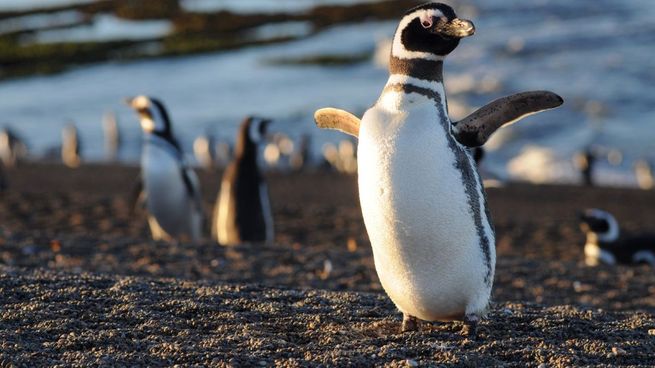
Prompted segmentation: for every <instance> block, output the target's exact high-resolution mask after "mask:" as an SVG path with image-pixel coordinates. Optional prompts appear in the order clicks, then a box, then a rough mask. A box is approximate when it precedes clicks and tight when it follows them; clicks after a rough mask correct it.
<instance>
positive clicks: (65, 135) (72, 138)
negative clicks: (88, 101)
mask: <svg viewBox="0 0 655 368" xmlns="http://www.w3.org/2000/svg"><path fill="white" fill-rule="evenodd" d="M81 145H82V144H81V141H80V136H79V134H78V133H77V127H75V125H74V124H73V123H69V124H67V125H66V126H65V127H64V129H63V130H62V131H61V160H62V162H63V163H64V165H66V166H68V167H70V168H71V169H76V168H78V167H80V164H81V163H82V157H81V156H80V150H81Z"/></svg>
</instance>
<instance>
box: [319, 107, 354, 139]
mask: <svg viewBox="0 0 655 368" xmlns="http://www.w3.org/2000/svg"><path fill="white" fill-rule="evenodd" d="M314 120H315V121H316V126H317V127H319V128H321V129H334V130H338V131H341V132H344V133H346V134H350V135H352V136H353V137H359V125H360V122H361V120H360V119H359V118H358V117H356V116H355V115H353V114H351V113H349V112H348V111H344V110H339V109H335V108H332V107H327V108H325V109H320V110H316V112H315V113H314Z"/></svg>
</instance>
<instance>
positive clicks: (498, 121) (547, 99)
mask: <svg viewBox="0 0 655 368" xmlns="http://www.w3.org/2000/svg"><path fill="white" fill-rule="evenodd" d="M562 103H564V100H563V99H562V98H561V97H560V96H558V95H556V94H555V93H553V92H549V91H530V92H522V93H517V94H515V95H511V96H506V97H502V98H499V99H497V100H495V101H492V102H490V103H488V104H487V105H485V106H483V107H481V108H480V109H478V110H476V111H475V112H474V113H472V114H471V115H469V116H467V117H466V118H464V119H462V120H460V121H458V122H456V123H454V124H453V134H454V135H455V138H456V139H457V141H458V142H459V143H461V144H463V145H465V146H468V147H479V146H481V145H483V144H485V142H487V140H488V139H489V137H490V136H491V135H492V134H493V133H494V132H495V131H496V130H498V128H500V127H501V126H503V125H507V124H512V123H514V122H516V121H519V120H521V119H523V118H524V117H526V116H528V115H532V114H536V113H538V112H541V111H544V110H549V109H554V108H556V107H558V106H560V105H561V104H562Z"/></svg>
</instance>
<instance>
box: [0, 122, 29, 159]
mask: <svg viewBox="0 0 655 368" xmlns="http://www.w3.org/2000/svg"><path fill="white" fill-rule="evenodd" d="M26 156H27V145H26V144H25V142H24V141H23V140H22V139H21V138H20V137H19V136H18V135H17V134H16V133H15V132H14V131H13V129H11V128H9V127H5V128H3V129H2V130H0V161H2V163H3V164H4V166H5V167H6V168H13V167H14V166H16V165H17V164H18V162H19V161H20V160H22V159H24V158H25V157H26Z"/></svg>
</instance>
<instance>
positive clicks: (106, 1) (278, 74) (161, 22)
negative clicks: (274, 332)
mask: <svg viewBox="0 0 655 368" xmlns="http://www.w3.org/2000/svg"><path fill="white" fill-rule="evenodd" d="M418 3H421V2H418V1H375V0H159V1H136V0H0V127H2V126H6V127H10V128H11V129H12V130H13V131H14V132H15V134H17V135H19V136H20V137H21V138H22V139H23V140H24V141H26V143H27V145H28V146H29V155H30V156H29V157H30V159H41V158H44V157H46V156H48V155H49V154H50V155H51V156H52V155H53V154H52V152H55V151H56V150H57V147H58V146H59V145H60V144H61V130H62V128H63V127H64V126H66V125H67V124H70V123H74V124H75V125H76V126H77V127H78V129H79V134H80V137H81V140H82V142H83V145H82V156H83V157H84V159H85V160H86V161H102V160H104V159H105V151H104V150H105V148H104V145H103V129H102V119H103V115H105V114H107V113H109V112H114V113H115V114H116V116H117V121H118V125H119V127H120V132H121V137H122V141H123V147H122V150H121V152H120V156H119V157H120V160H121V161H124V162H126V163H137V162H138V158H139V153H140V136H141V130H140V127H139V125H138V123H137V120H136V117H135V116H134V115H133V113H132V112H131V111H130V110H128V108H127V107H126V106H122V103H121V101H122V99H123V97H125V96H132V95H136V94H148V95H152V96H156V97H158V98H160V99H162V100H163V101H164V102H165V103H166V105H167V106H168V108H169V110H170V113H171V116H172V119H173V124H174V130H175V133H176V135H177V136H178V137H179V138H180V140H181V142H182V145H183V147H184V149H185V150H186V151H187V152H191V150H192V144H193V141H194V140H195V139H196V138H197V137H198V136H200V135H209V136H212V137H214V138H215V140H216V141H217V142H218V141H223V142H230V141H232V140H233V137H234V135H235V134H236V130H237V127H238V124H239V122H240V121H241V120H242V118H243V117H244V116H245V115H247V114H256V115H262V116H266V117H271V118H273V119H275V120H276V124H275V125H274V126H273V127H272V129H274V130H276V131H281V132H284V133H285V134H287V135H288V136H289V137H290V138H291V140H292V141H294V142H296V145H298V143H297V142H298V141H299V139H300V137H301V136H303V135H309V136H310V138H311V152H312V153H313V155H314V156H315V157H316V160H318V159H319V157H320V155H321V154H322V148H323V146H324V145H325V144H326V143H329V142H338V141H340V140H342V139H344V136H343V135H340V134H338V133H331V132H325V131H321V130H319V129H317V128H315V127H314V124H313V120H312V115H313V112H314V110H315V109H317V108H320V107H325V106H335V107H340V108H344V109H347V110H350V111H353V112H355V113H357V114H361V113H363V112H364V111H365V110H366V109H367V108H368V107H369V106H370V105H371V104H372V103H374V102H375V100H376V99H377V97H378V95H379V93H380V91H381V90H382V87H383V86H384V84H385V82H386V78H387V71H386V65H385V63H386V59H387V56H388V52H389V48H388V47H389V38H390V37H391V36H392V34H393V32H394V30H395V27H396V25H397V22H398V19H399V17H400V16H401V15H402V13H404V11H406V10H407V9H408V8H409V7H411V6H413V5H416V4H418ZM449 3H450V4H451V5H453V6H454V7H455V8H456V9H457V11H458V15H459V16H460V17H462V18H468V19H471V20H473V22H474V23H475V25H476V28H477V33H476V35H475V36H474V37H472V38H469V39H465V40H464V41H463V42H462V43H461V45H460V47H459V48H458V49H457V50H456V51H455V52H454V53H453V54H452V55H451V57H450V58H449V59H448V60H447V61H446V66H445V77H446V87H447V92H448V96H449V103H450V113H451V117H452V118H453V119H457V118H460V117H463V116H464V115H466V114H467V113H469V112H471V111H472V110H473V109H475V108H476V107H479V106H481V105H483V104H485V103H487V102H489V101H491V100H492V99H494V98H497V97H500V96H501V95H504V94H510V93H515V92H519V91H523V90H530V89H549V90H552V91H555V92H557V93H559V94H560V95H562V96H563V97H564V99H565V101H566V103H565V105H564V106H563V107H562V108H560V109H557V110H555V111H552V112H548V113H544V114H539V115H536V116H534V117H531V118H529V121H525V122H523V123H521V124H517V125H515V126H511V127H509V128H506V129H503V130H501V131H500V132H499V133H498V134H497V135H496V136H495V137H494V138H493V139H492V141H491V142H490V143H489V144H488V145H487V147H486V148H487V149H488V154H487V157H486V161H485V165H486V169H487V170H489V171H491V172H493V173H494V174H495V175H496V176H498V177H500V178H503V179H513V180H527V181H532V182H568V183H574V182H579V181H580V174H579V173H578V168H577V167H576V159H575V157H576V155H578V156H579V154H580V153H581V152H585V151H586V152H587V156H593V157H594V158H595V162H596V175H595V177H596V178H597V182H599V183H600V184H604V185H618V186H636V185H637V184H638V183H637V179H636V177H637V176H636V175H635V167H641V170H642V171H645V172H647V173H648V172H650V169H649V168H650V165H651V164H653V163H655V125H654V124H655V108H654V107H655V87H653V86H655V68H653V55H654V54H653V52H654V51H655V22H653V19H655V2H653V1H651V0H624V1H614V0H611V1H610V0H595V1H575V2H573V1H569V0H535V1H529V2H526V1H522V0H484V1H483V0H470V1H449ZM57 157H58V156H57ZM579 159H580V157H578V159H577V161H580V160H579ZM651 185H652V183H651ZM642 186H643V185H642Z"/></svg>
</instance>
